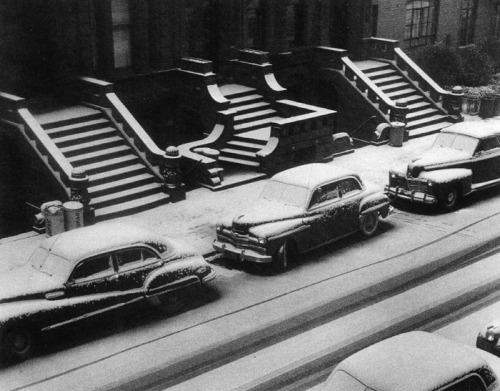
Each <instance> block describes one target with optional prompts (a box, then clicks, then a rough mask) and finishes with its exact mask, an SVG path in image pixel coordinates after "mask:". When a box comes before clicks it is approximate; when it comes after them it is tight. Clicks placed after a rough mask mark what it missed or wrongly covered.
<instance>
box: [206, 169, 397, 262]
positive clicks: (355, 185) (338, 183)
mask: <svg viewBox="0 0 500 391" xmlns="http://www.w3.org/2000/svg"><path fill="white" fill-rule="evenodd" d="M388 213H389V199H388V197H387V196H386V195H385V194H384V193H383V192H382V191H381V190H379V189H377V188H376V187H374V186H373V185H365V184H364V183H363V182H362V180H361V179H360V177H359V175H357V174H356V173H354V172H352V171H350V170H345V169H341V168H339V167H335V166H334V165H330V164H323V163H313V164H306V165H303V166H299V167H295V168H291V169H289V170H286V171H283V172H281V173H278V174H276V175H275V176H273V177H272V178H271V179H270V180H269V182H268V183H267V185H266V186H265V188H264V190H263V191H262V193H261V195H260V196H259V198H258V199H257V200H256V201H255V202H254V203H253V206H252V207H251V208H250V209H249V210H247V211H245V212H243V213H239V214H238V215H237V216H235V217H234V218H233V217H229V218H227V219H226V221H222V222H220V223H218V224H217V239H216V240H215V241H214V244H213V246H214V248H215V250H217V251H218V252H220V253H222V254H223V255H224V256H225V257H227V258H232V259H236V260H239V261H249V262H257V263H268V264H273V265H274V266H275V268H276V269H277V270H278V271H284V270H285V269H287V267H288V266H289V261H290V259H291V258H293V256H294V255H296V254H297V253H302V252H305V251H308V250H312V249H314V248H316V247H319V246H321V245H324V244H327V243H329V242H332V241H334V240H337V239H340V238H342V237H345V236H347V235H349V234H352V233H354V232H361V233H362V234H363V235H364V236H365V237H370V236H372V235H374V234H375V232H376V230H377V227H378V224H379V216H382V217H386V216H387V215H388Z"/></svg>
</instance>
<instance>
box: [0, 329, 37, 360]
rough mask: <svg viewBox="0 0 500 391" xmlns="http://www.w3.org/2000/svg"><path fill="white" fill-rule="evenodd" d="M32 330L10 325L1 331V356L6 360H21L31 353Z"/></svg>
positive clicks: (32, 345) (32, 344)
mask: <svg viewBox="0 0 500 391" xmlns="http://www.w3.org/2000/svg"><path fill="white" fill-rule="evenodd" d="M33 347H34V338H33V331H32V330H30V329H29V328H27V327H24V326H21V325H19V326H17V325H15V326H11V327H9V328H8V329H6V330H5V331H4V332H3V336H2V343H1V349H2V356H3V358H4V359H6V360H12V361H21V360H24V359H26V358H28V357H29V356H30V355H31V354H32V353H33Z"/></svg>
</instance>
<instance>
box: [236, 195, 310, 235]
mask: <svg viewBox="0 0 500 391" xmlns="http://www.w3.org/2000/svg"><path fill="white" fill-rule="evenodd" d="M303 215H304V211H303V209H302V208H300V207H298V206H294V205H287V204H282V203H280V202H275V201H267V200H262V199H261V200H259V202H258V203H256V204H254V205H253V206H252V207H251V208H250V209H248V210H246V211H245V212H243V213H242V214H240V215H238V216H236V217H234V218H233V222H232V225H233V229H236V230H238V231H244V232H246V231H247V230H248V228H250V227H254V226H256V225H261V224H267V223H272V222H275V221H283V220H287V219H293V218H299V217H302V216H303Z"/></svg>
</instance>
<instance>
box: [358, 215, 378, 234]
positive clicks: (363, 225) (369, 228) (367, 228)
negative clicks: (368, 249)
mask: <svg viewBox="0 0 500 391" xmlns="http://www.w3.org/2000/svg"><path fill="white" fill-rule="evenodd" d="M378 223H379V218H378V213H377V212H372V213H367V214H365V215H363V216H362V217H361V221H360V223H359V231H360V233H361V236H363V237H365V238H370V237H372V236H373V235H375V232H377V229H378Z"/></svg>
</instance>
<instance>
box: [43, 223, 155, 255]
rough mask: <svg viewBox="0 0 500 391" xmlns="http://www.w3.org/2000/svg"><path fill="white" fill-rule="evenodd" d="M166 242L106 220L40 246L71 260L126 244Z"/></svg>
mask: <svg viewBox="0 0 500 391" xmlns="http://www.w3.org/2000/svg"><path fill="white" fill-rule="evenodd" d="M145 242H146V243H155V242H161V243H165V240H164V238H163V237H161V236H159V235H156V234H154V233H152V232H150V231H148V230H146V229H144V228H141V227H138V226H136V225H133V224H131V223H128V222H127V223H125V222H106V223H99V224H96V225H92V226H88V227H82V228H78V229H75V230H72V231H67V232H63V233H61V234H59V235H55V236H53V237H51V238H49V239H47V240H46V241H45V242H43V243H42V246H43V247H45V248H46V249H48V250H50V252H52V253H54V254H57V255H59V256H61V257H63V258H65V259H67V260H69V261H71V262H74V263H76V262H78V261H79V260H81V259H83V258H87V257H89V256H92V255H96V254H99V253H102V252H106V251H111V250H113V249H116V248H120V247H124V246H127V245H133V244H141V243H145Z"/></svg>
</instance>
